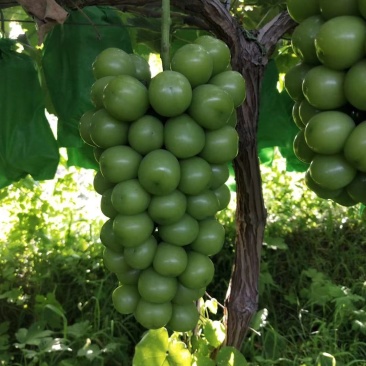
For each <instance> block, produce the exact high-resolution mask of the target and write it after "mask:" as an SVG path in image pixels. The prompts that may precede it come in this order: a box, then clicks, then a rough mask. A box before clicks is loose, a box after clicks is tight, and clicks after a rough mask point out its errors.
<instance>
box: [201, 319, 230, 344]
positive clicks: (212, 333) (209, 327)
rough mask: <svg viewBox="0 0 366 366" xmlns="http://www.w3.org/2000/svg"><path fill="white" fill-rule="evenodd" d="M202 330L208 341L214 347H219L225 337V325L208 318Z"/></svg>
mask: <svg viewBox="0 0 366 366" xmlns="http://www.w3.org/2000/svg"><path fill="white" fill-rule="evenodd" d="M203 332H204V334H205V337H206V339H207V341H208V343H209V344H210V345H211V346H213V347H215V348H217V347H219V346H220V345H221V344H222V343H223V342H224V340H225V337H226V333H225V327H224V325H223V324H222V323H221V322H220V321H218V320H211V319H208V320H207V321H206V323H205V325H204V327H203Z"/></svg>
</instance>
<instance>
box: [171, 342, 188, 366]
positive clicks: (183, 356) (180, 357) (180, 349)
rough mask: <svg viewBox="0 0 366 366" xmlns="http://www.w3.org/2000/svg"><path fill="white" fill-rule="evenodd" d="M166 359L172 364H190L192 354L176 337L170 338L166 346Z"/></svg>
mask: <svg viewBox="0 0 366 366" xmlns="http://www.w3.org/2000/svg"><path fill="white" fill-rule="evenodd" d="M167 360H168V361H169V365H172V366H191V364H192V355H191V352H189V350H188V349H187V346H186V345H185V344H184V343H183V342H181V341H178V340H176V339H171V340H170V342H169V347H168V356H167Z"/></svg>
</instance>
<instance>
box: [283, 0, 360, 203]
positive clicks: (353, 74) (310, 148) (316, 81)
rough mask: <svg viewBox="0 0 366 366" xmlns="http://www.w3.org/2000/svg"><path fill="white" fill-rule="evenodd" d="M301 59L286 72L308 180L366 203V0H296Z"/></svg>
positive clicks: (295, 38)
mask: <svg viewBox="0 0 366 366" xmlns="http://www.w3.org/2000/svg"><path fill="white" fill-rule="evenodd" d="M287 9H288V12H289V14H290V16H291V17H292V18H293V19H294V20H295V21H296V22H297V23H298V25H297V26H296V27H295V29H294V32H293V33H292V38H291V42H292V48H293V51H294V53H295V54H296V55H297V57H298V58H299V59H300V62H299V63H298V64H297V65H295V66H294V67H293V68H291V69H290V70H289V71H288V72H287V74H286V76H285V88H286V90H287V92H288V94H289V95H290V97H291V98H292V99H293V100H294V106H293V113H292V115H293V120H294V122H295V124H296V125H297V127H298V128H299V132H298V134H297V135H296V137H295V139H294V144H293V146H294V152H295V155H296V156H297V157H298V159H299V160H301V161H302V162H304V163H306V164H309V167H308V170H307V171H306V173H305V184H306V185H307V187H308V188H309V189H311V190H312V191H314V192H315V193H316V194H317V195H318V196H319V197H321V198H324V199H331V200H333V201H334V202H336V203H338V204H340V205H343V206H353V205H356V204H358V203H363V204H366V49H365V45H366V1H365V0H307V1H303V0H288V1H287Z"/></svg>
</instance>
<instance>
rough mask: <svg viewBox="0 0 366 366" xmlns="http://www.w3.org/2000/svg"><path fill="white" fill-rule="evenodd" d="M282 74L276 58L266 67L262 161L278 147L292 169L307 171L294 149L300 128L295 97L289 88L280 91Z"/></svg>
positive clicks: (260, 140) (261, 118)
mask: <svg viewBox="0 0 366 366" xmlns="http://www.w3.org/2000/svg"><path fill="white" fill-rule="evenodd" d="M278 79H279V74H278V70H277V66H276V64H275V62H274V61H271V62H270V63H269V64H268V66H267V68H266V71H265V75H264V79H263V83H262V88H261V98H260V110H259V127H258V152H259V157H260V159H261V162H263V163H268V162H269V161H270V160H269V159H271V156H272V154H271V150H270V149H272V150H273V148H274V147H278V148H279V150H280V152H281V155H282V156H283V157H285V158H286V162H287V164H286V167H287V170H289V171H305V170H306V168H307V166H306V165H305V164H303V163H302V162H300V161H299V160H298V159H297V157H296V156H295V154H294V152H293V147H292V146H293V140H294V138H295V136H296V134H297V133H298V131H299V129H298V128H297V127H296V125H295V124H294V122H293V121H292V107H293V101H292V99H291V98H290V97H289V96H288V94H287V93H286V91H282V92H280V91H278V89H277V83H278Z"/></svg>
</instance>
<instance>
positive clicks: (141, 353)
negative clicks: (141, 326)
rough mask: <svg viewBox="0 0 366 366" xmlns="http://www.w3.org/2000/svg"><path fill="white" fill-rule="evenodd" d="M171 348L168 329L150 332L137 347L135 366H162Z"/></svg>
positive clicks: (133, 363) (134, 359)
mask: <svg viewBox="0 0 366 366" xmlns="http://www.w3.org/2000/svg"><path fill="white" fill-rule="evenodd" d="M168 347H169V340H168V331H167V330H166V328H160V329H153V330H149V331H148V332H146V333H145V335H144V336H143V337H142V339H141V341H140V342H139V343H138V344H137V345H136V348H135V355H134V357H133V361H132V365H133V366H145V365H149V366H162V365H163V364H164V362H165V361H166V356H167V352H168Z"/></svg>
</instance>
